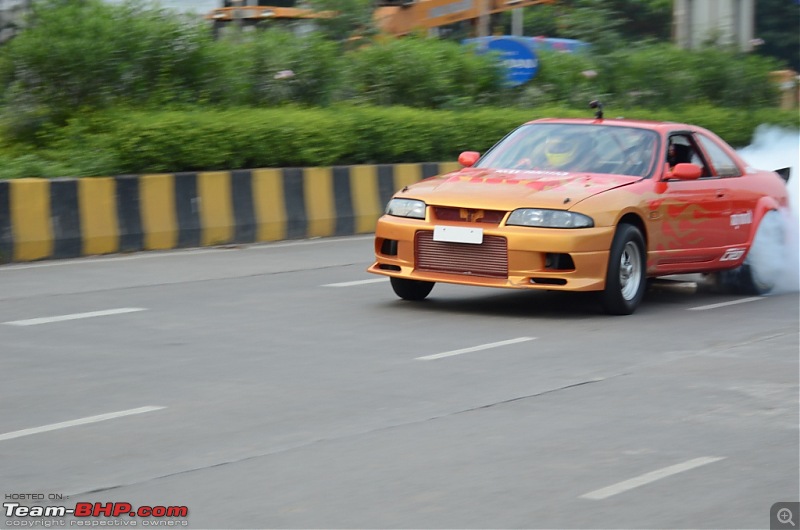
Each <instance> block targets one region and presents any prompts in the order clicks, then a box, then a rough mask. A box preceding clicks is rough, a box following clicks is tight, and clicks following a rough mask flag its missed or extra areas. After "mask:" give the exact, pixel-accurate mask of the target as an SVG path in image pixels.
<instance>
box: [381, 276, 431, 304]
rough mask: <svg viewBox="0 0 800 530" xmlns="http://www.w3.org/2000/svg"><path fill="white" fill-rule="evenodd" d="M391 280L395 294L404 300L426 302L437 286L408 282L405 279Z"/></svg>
mask: <svg viewBox="0 0 800 530" xmlns="http://www.w3.org/2000/svg"><path fill="white" fill-rule="evenodd" d="M389 280H390V281H391V282H392V289H394V293H395V294H396V295H397V296H399V297H400V298H402V299H403V300H424V299H425V297H426V296H428V295H429V294H430V292H431V290H432V289H433V286H434V285H435V283H434V282H423V281H420V280H407V279H405V278H395V277H391V278H389Z"/></svg>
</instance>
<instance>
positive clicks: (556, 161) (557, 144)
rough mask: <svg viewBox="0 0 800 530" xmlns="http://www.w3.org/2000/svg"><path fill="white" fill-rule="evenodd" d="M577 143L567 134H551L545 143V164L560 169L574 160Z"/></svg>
mask: <svg viewBox="0 0 800 530" xmlns="http://www.w3.org/2000/svg"><path fill="white" fill-rule="evenodd" d="M578 144H579V142H578V141H577V140H576V139H575V138H574V137H572V136H571V135H569V134H565V133H563V132H558V133H554V134H551V135H550V136H548V137H547V140H546V141H545V149H544V154H545V156H546V157H547V162H548V163H549V164H550V165H551V166H552V167H556V168H561V167H564V166H566V165H567V164H569V163H570V162H572V161H573V160H575V158H577V156H578V147H579V145H578Z"/></svg>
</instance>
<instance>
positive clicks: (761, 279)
mask: <svg viewBox="0 0 800 530" xmlns="http://www.w3.org/2000/svg"><path fill="white" fill-rule="evenodd" d="M785 234H786V229H785V226H784V221H783V217H782V216H781V214H780V213H778V212H777V211H775V210H771V211H769V212H767V213H766V215H764V217H763V218H762V219H761V223H759V225H758V229H757V231H756V236H755V238H754V239H753V244H752V245H750V250H748V252H747V257H745V259H744V263H742V264H741V265H740V266H738V267H736V268H735V269H733V270H729V271H722V272H720V273H719V275H718V276H719V281H720V284H721V285H722V286H723V287H725V288H727V289H728V290H731V291H733V292H735V293H739V294H753V295H761V294H767V293H769V292H770V291H772V290H773V289H774V288H775V285H776V284H777V282H778V279H779V278H780V276H781V274H782V273H783V271H784V268H785V267H786V259H787V256H786V244H785V237H786V235H785Z"/></svg>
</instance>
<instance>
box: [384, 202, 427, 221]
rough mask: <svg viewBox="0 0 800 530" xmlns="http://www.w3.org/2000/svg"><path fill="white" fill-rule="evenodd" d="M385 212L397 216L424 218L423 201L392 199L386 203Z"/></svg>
mask: <svg viewBox="0 0 800 530" xmlns="http://www.w3.org/2000/svg"><path fill="white" fill-rule="evenodd" d="M386 213H387V214H389V215H396V216H397V217H413V218H414V219H425V203H424V202H422V201H417V200H414V199H392V200H390V201H389V204H387V205H386Z"/></svg>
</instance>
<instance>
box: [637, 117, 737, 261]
mask: <svg viewBox="0 0 800 530" xmlns="http://www.w3.org/2000/svg"><path fill="white" fill-rule="evenodd" d="M666 152H667V160H666V162H667V165H668V167H665V170H664V172H663V174H662V175H661V182H660V183H659V184H660V186H659V188H658V190H659V195H660V196H659V198H658V199H659V204H658V205H659V208H658V209H657V211H655V212H654V211H653V210H652V209H651V213H650V219H651V220H654V218H655V220H656V221H657V223H656V224H657V227H656V228H657V230H655V231H654V233H653V239H654V241H653V243H654V244H653V245H652V247H653V248H654V249H655V250H656V253H655V254H654V255H655V256H656V262H657V263H656V264H655V265H657V266H658V267H659V268H666V269H675V270H676V271H678V270H681V268H682V267H686V268H691V267H688V264H702V263H711V262H713V261H714V260H715V259H716V258H718V257H719V254H720V252H721V250H720V248H721V247H723V246H724V245H725V234H726V232H727V231H728V223H729V218H730V210H731V204H730V197H729V196H728V194H727V192H726V190H725V188H724V187H722V186H720V183H719V178H718V177H717V176H716V175H714V172H713V168H712V166H711V165H710V164H709V163H708V161H707V160H706V155H705V153H704V151H703V150H702V149H701V148H700V147H699V144H698V141H697V139H696V138H695V136H694V134H693V133H691V132H688V131H686V132H675V133H672V134H670V135H669V137H668V140H667V150H666ZM680 163H690V164H695V165H697V166H699V167H700V169H701V176H700V178H697V179H694V180H681V179H677V178H672V177H671V176H670V175H671V172H670V169H671V168H673V167H674V166H675V165H677V164H680ZM701 268H702V267H701Z"/></svg>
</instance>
